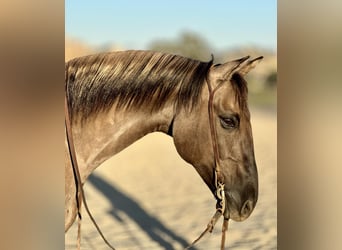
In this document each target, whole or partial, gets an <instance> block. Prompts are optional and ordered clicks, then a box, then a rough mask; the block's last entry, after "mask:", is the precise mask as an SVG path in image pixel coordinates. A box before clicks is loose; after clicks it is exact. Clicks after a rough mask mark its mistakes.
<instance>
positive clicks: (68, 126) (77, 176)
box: [64, 86, 115, 250]
mask: <svg viewBox="0 0 342 250" xmlns="http://www.w3.org/2000/svg"><path fill="white" fill-rule="evenodd" d="M67 95H68V88H67V86H66V95H65V98H64V112H65V127H66V136H67V142H68V148H69V154H70V158H71V165H72V170H73V173H74V178H75V185H76V204H77V217H78V230H77V249H80V248H81V221H82V216H81V206H82V201H83V203H84V207H85V209H86V211H87V213H88V215H89V217H90V219H91V221H92V222H93V224H94V226H95V227H96V230H97V231H98V233H99V234H100V235H101V237H102V239H103V241H104V242H105V243H106V244H107V246H108V247H109V248H110V249H113V250H115V248H114V247H113V246H112V245H111V244H110V243H109V242H108V241H107V239H106V238H105V237H104V235H103V233H102V231H101V229H100V227H99V226H98V225H97V223H96V221H95V219H94V217H93V215H92V214H91V212H90V210H89V208H88V204H87V200H86V197H85V195H84V190H83V185H82V182H81V176H80V171H79V167H78V163H77V158H76V151H75V145H74V140H73V136H72V128H71V120H70V112H69V110H70V107H69V103H68V98H67Z"/></svg>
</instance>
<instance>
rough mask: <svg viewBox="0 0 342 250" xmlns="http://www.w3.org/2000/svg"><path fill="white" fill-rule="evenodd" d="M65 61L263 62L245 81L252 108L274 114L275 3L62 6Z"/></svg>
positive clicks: (90, 3) (88, 3)
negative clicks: (178, 58) (132, 55)
mask: <svg viewBox="0 0 342 250" xmlns="http://www.w3.org/2000/svg"><path fill="white" fill-rule="evenodd" d="M65 33H66V34H65V60H66V61H68V60H69V59H71V58H74V57H78V56H82V55H87V54H93V53H97V52H108V51H116V50H128V49H139V50H155V51H163V52H170V53H174V54H179V55H183V56H187V57H191V58H194V59H199V60H204V61H208V60H210V59H211V54H213V55H214V57H215V63H222V62H225V61H227V60H232V59H235V58H239V57H243V56H246V55H250V56H260V55H262V56H264V60H263V62H262V64H260V65H259V66H258V67H257V68H256V69H255V70H253V71H252V72H251V73H250V74H249V75H248V81H249V83H250V85H249V90H250V103H251V104H252V105H253V106H254V105H257V106H258V107H263V108H269V109H273V110H275V109H276V96H277V95H276V93H277V3H276V1H262V2H253V1H238V2H235V1H220V0H218V1H210V2H209V1H202V0H200V1H194V0H189V1H180V0H176V1H153V0H150V1H132V0H129V1H111V2H108V1H102V0H101V1H96V3H95V2H93V1H88V0H87V1H82V3H81V2H79V1H66V2H65Z"/></svg>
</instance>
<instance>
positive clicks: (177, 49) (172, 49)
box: [149, 32, 212, 61]
mask: <svg viewBox="0 0 342 250" xmlns="http://www.w3.org/2000/svg"><path fill="white" fill-rule="evenodd" d="M149 49H150V50H154V51H161V52H167V53H172V54H178V55H182V56H185V57H190V58H193V59H197V60H202V61H209V60H210V59H211V53H212V52H211V47H210V46H209V44H208V43H207V42H206V41H205V40H204V39H203V38H202V37H201V36H199V35H198V34H196V33H193V32H183V33H181V34H180V37H179V38H178V39H176V40H174V41H169V40H157V41H154V42H152V43H151V44H150V46H149Z"/></svg>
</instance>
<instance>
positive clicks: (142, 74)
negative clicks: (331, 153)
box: [65, 51, 212, 120]
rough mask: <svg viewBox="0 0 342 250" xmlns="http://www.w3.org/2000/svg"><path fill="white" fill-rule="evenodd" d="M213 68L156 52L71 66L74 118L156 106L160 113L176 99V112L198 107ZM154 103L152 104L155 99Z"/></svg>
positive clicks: (90, 58) (85, 59) (96, 57)
mask: <svg viewBox="0 0 342 250" xmlns="http://www.w3.org/2000/svg"><path fill="white" fill-rule="evenodd" d="M211 64H212V61H210V62H201V61H197V60H193V59H189V58H185V57H182V56H177V55H171V54H166V53H160V52H152V51H122V52H113V53H102V54H96V55H90V56H85V57H80V58H76V59H73V60H71V61H69V62H67V63H66V68H65V70H66V85H67V89H68V98H69V102H70V106H71V117H72V119H73V120H74V118H76V117H80V118H81V119H82V120H86V119H87V118H89V117H90V116H92V115H95V114H98V113H99V112H104V111H106V110H109V109H110V108H111V107H112V106H113V105H114V103H116V108H118V109H123V108H125V109H134V108H139V107H141V106H142V105H146V104H151V111H152V112H153V111H157V110H159V109H160V108H162V107H163V105H164V104H165V103H166V102H167V101H168V100H169V99H170V98H174V105H175V107H176V108H180V107H190V108H191V107H193V106H194V105H195V104H196V102H197V101H198V99H199V95H200V93H201V90H202V87H203V85H204V84H203V83H204V80H205V78H206V76H207V74H208V70H209V68H210V66H211ZM152 97H153V99H154V101H153V103H151V98H152Z"/></svg>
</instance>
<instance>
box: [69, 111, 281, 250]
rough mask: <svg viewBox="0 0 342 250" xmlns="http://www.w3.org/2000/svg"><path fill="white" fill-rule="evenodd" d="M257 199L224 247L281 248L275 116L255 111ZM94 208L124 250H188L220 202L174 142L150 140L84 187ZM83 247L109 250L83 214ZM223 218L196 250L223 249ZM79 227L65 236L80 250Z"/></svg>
mask: <svg viewBox="0 0 342 250" xmlns="http://www.w3.org/2000/svg"><path fill="white" fill-rule="evenodd" d="M251 114H252V127H253V133H254V143H255V154H256V161H257V164H258V171H259V200H258V203H257V206H256V208H255V210H254V212H253V213H252V215H251V216H250V217H249V218H248V219H247V220H246V221H244V222H234V221H230V222H229V230H228V234H227V241H226V248H227V249H239V250H245V249H246V250H247V249H248V250H251V249H255V250H256V249H263V250H264V249H277V165H276V164H277V118H276V114H275V113H272V112H264V111H260V110H251ZM85 190H86V196H87V201H88V204H89V206H90V209H91V211H92V213H93V215H94V217H95V218H96V220H97V222H98V224H99V225H100V227H101V228H102V231H103V232H104V234H105V236H106V237H107V239H108V240H109V241H110V242H111V243H112V244H113V245H114V246H115V248H116V249H118V250H123V249H183V248H184V246H185V245H187V244H188V243H190V242H191V241H192V240H194V239H195V238H196V237H197V236H198V235H199V234H200V233H201V231H202V230H204V228H205V227H206V225H207V223H208V221H209V219H210V218H211V216H212V215H213V213H214V212H215V209H214V208H215V199H214V198H213V196H212V194H211V193H210V191H209V189H208V188H207V187H206V185H205V184H204V183H203V182H202V180H201V178H200V177H199V175H198V174H197V173H196V172H195V170H194V169H193V167H192V166H191V165H189V164H187V163H185V162H184V161H183V160H182V159H181V158H180V156H179V155H178V154H177V152H176V149H175V147H174V145H173V141H172V138H170V137H168V136H166V135H164V134H161V133H154V134H150V135H148V136H146V137H144V138H143V139H141V140H139V141H137V142H136V143H134V144H133V145H131V146H130V147H128V148H127V149H125V150H124V151H123V152H121V153H120V154H118V155H116V156H115V157H113V158H112V159H110V160H109V161H107V162H105V163H104V164H103V165H101V166H100V167H99V168H98V169H97V170H96V171H95V172H94V174H93V175H92V176H91V178H90V179H89V180H88V182H87V183H86V184H85ZM83 216H84V219H83V222H82V248H81V249H83V250H86V249H109V248H108V247H107V246H106V245H105V243H104V242H103V241H102V239H101V237H100V236H99V235H98V233H97V232H96V229H95V228H94V226H93V225H92V224H91V221H90V219H89V218H88V216H87V215H86V212H85V211H84V210H83ZM220 230H221V220H220V221H219V222H218V224H217V225H216V228H215V230H214V232H213V233H212V234H211V235H207V236H206V237H204V238H203V239H202V240H201V241H200V242H199V243H198V245H197V246H196V248H195V249H215V250H216V249H219V247H220V240H221V234H220ZM76 234H77V223H74V225H73V226H72V228H70V230H69V232H68V233H67V234H66V235H65V249H76Z"/></svg>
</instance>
